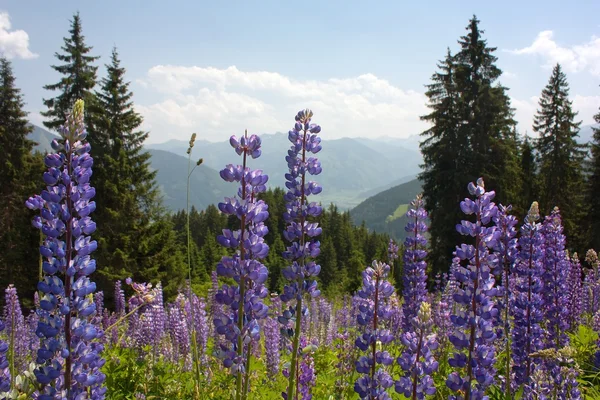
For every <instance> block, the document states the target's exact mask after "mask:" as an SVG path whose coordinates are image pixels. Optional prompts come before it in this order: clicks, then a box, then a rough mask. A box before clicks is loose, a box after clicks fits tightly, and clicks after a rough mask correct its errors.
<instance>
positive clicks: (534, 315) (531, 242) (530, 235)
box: [511, 202, 544, 396]
mask: <svg viewBox="0 0 600 400" xmlns="http://www.w3.org/2000/svg"><path fill="white" fill-rule="evenodd" d="M539 219H540V212H539V209H538V203H537V202H533V204H532V205H531V208H530V209H529V212H528V213H527V216H526V217H525V221H524V224H523V226H522V227H521V237H520V238H519V240H518V245H519V253H518V255H519V256H518V260H517V263H516V265H515V269H514V276H515V278H514V279H515V280H516V288H515V289H516V291H515V293H514V294H513V299H512V304H511V308H512V313H513V318H514V327H513V330H512V332H511V333H512V351H513V354H512V359H513V371H514V375H515V384H516V385H518V386H520V385H525V395H526V396H528V393H529V392H530V391H531V389H532V385H534V382H533V381H532V379H531V376H532V374H533V370H534V369H535V367H536V366H537V365H538V360H537V359H535V358H533V357H531V354H532V353H535V352H536V351H539V350H541V349H542V348H543V346H544V345H543V336H544V329H543V328H542V326H541V324H542V321H543V317H544V315H543V305H544V299H543V297H542V292H543V289H544V284H543V281H542V277H543V274H544V235H543V233H542V225H541V224H540V223H538V222H537V221H538V220H539Z"/></svg>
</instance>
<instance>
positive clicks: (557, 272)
mask: <svg viewBox="0 0 600 400" xmlns="http://www.w3.org/2000/svg"><path fill="white" fill-rule="evenodd" d="M542 229H543V232H544V238H545V242H546V245H545V248H544V249H545V254H544V256H545V257H544V266H545V269H544V276H543V280H544V291H543V295H544V308H543V311H544V320H545V322H546V338H545V339H546V340H545V349H549V350H551V349H553V350H557V351H558V350H560V349H561V348H562V347H564V346H566V345H567V344H568V343H569V337H568V336H567V334H566V332H567V330H568V329H569V308H568V295H569V292H568V291H569V288H568V281H569V260H568V258H567V255H566V252H565V242H566V238H565V236H564V234H563V226H562V221H561V216H560V211H559V209H558V207H554V209H553V210H552V212H551V213H550V215H548V216H546V218H545V220H544V223H543V224H542ZM559 361H560V360H559V357H553V356H552V357H548V358H546V362H545V368H546V370H547V372H548V375H549V376H550V378H551V381H552V382H551V383H550V384H549V385H548V387H547V390H546V394H548V395H549V396H550V397H551V398H552V399H562V398H567V397H565V396H567V395H568V393H569V392H570V390H571V386H572V382H571V379H569V377H568V376H567V375H566V374H565V373H566V372H567V370H568V369H567V368H563V365H561V363H560V362H559Z"/></svg>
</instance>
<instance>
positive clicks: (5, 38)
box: [0, 12, 38, 59]
mask: <svg viewBox="0 0 600 400" xmlns="http://www.w3.org/2000/svg"><path fill="white" fill-rule="evenodd" d="M0 54H2V55H4V56H5V57H6V58H9V59H10V58H23V59H31V58H36V57H38V54H35V53H32V52H31V51H30V50H29V35H28V34H27V32H25V31H23V30H16V31H11V24H10V16H9V15H8V13H7V12H0Z"/></svg>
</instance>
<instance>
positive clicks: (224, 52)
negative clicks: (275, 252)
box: [0, 0, 600, 142]
mask: <svg viewBox="0 0 600 400" xmlns="http://www.w3.org/2000/svg"><path fill="white" fill-rule="evenodd" d="M403 3H406V2H397V1H376V2H372V3H370V4H369V5H368V6H367V3H365V2H358V1H305V2H301V3H297V2H281V1H255V2H241V1H230V2H204V1H187V2H183V1H169V2H167V1H136V0H121V1H118V2H117V1H102V2H82V1H70V0H68V1H61V2H46V1H41V0H39V1H22V0H5V1H4V2H2V3H1V4H0V13H1V14H0V51H2V52H4V53H5V54H6V55H8V56H9V57H10V58H11V59H12V61H13V64H14V69H15V73H16V75H17V83H18V85H19V86H20V87H21V88H22V89H23V93H24V95H25V101H26V103H27V109H28V111H30V112H31V115H30V117H31V120H32V121H34V123H41V120H42V117H41V116H40V115H39V111H41V110H44V107H43V104H42V98H44V97H50V96H53V94H52V93H51V92H47V91H45V90H44V89H43V88H42V87H43V85H45V84H49V83H55V82H56V81H57V80H58V75H57V74H56V73H55V72H54V71H53V70H52V69H51V68H50V65H51V64H54V63H56V61H57V60H56V59H55V58H54V53H55V52H56V51H60V46H61V45H62V43H63V41H62V38H63V37H64V36H66V35H67V34H68V33H67V31H68V29H69V19H70V18H71V17H72V15H73V13H74V12H75V11H77V10H78V11H79V12H80V13H81V18H82V22H83V32H84V35H85V36H86V42H87V44H89V45H92V46H93V47H94V49H93V51H92V54H94V55H100V56H101V57H102V58H101V60H100V62H99V65H101V67H100V69H99V74H100V75H103V74H104V66H103V64H104V63H106V62H107V61H108V56H109V54H110V51H111V48H112V46H114V45H116V46H117V48H118V50H119V53H120V55H121V59H122V62H123V65H124V66H125V67H126V68H127V77H128V79H129V80H130V81H131V82H132V85H131V88H132V90H133V91H134V93H135V97H134V99H135V102H136V107H137V109H138V111H139V112H140V113H142V114H143V116H144V118H145V125H144V127H145V128H146V129H149V130H150V131H151V134H150V139H149V141H150V142H161V141H164V140H168V139H172V138H177V139H184V140H186V139H187V138H188V137H189V135H190V133H191V132H193V131H195V132H198V134H199V136H200V137H201V138H206V139H209V140H220V139H223V138H226V137H228V136H229V135H231V134H233V133H239V132H243V130H244V129H245V128H248V129H249V130H250V131H252V132H260V133H262V132H269V133H270V132H275V131H287V129H288V128H289V127H290V126H291V123H292V122H293V116H294V114H295V112H296V111H297V110H298V109H300V108H304V107H310V108H312V109H313V110H314V111H315V118H314V119H315V122H318V123H320V124H321V125H322V126H323V133H324V136H329V137H342V136H351V137H356V136H368V137H377V136H383V135H385V136H397V137H405V136H408V135H411V134H416V133H418V132H420V131H421V130H422V129H423V128H425V125H424V124H423V123H422V122H421V121H420V120H419V115H422V114H423V113H425V112H426V111H427V109H426V107H425V102H426V99H425V97H424V96H423V93H424V91H425V89H424V85H425V84H427V83H428V82H429V79H430V77H431V75H432V73H433V72H435V70H436V62H437V61H438V60H439V59H441V58H443V57H444V55H445V52H446V48H447V47H450V49H451V50H452V51H456V49H457V44H456V42H457V40H458V38H459V37H460V36H461V35H463V34H465V26H466V25H467V23H468V20H469V18H470V17H471V16H472V15H473V14H476V15H477V17H478V18H479V19H480V20H481V28H482V29H484V30H485V35H484V36H485V38H486V39H487V40H488V44H489V45H491V46H495V47H498V51H497V53H496V55H497V56H498V58H499V61H498V65H499V66H500V67H501V68H502V69H503V70H504V72H505V74H504V75H503V77H502V78H501V81H502V83H503V84H504V85H506V86H508V87H509V88H510V95H511V98H512V102H513V106H514V107H515V108H516V110H517V111H516V117H517V120H518V121H519V129H520V131H521V132H522V133H524V132H525V131H529V132H531V120H532V116H533V114H534V112H535V109H536V107H537V98H536V96H538V95H539V93H540V92H541V90H542V88H543V86H544V85H545V84H546V82H547V80H548V77H549V74H550V69H549V67H550V66H552V65H553V64H554V63H556V62H557V61H560V62H561V63H562V64H563V66H564V68H565V70H566V72H567V77H568V80H569V83H570V85H571V98H572V99H573V101H574V106H575V109H576V110H577V111H579V113H580V114H579V117H580V119H581V120H582V121H583V123H584V124H590V123H592V122H593V121H592V116H593V115H594V114H595V113H596V112H597V110H598V107H599V106H600V87H599V85H600V20H599V19H598V18H597V17H598V15H600V2H598V1H593V0H589V1H579V2H571V4H570V5H569V6H566V5H565V2H564V1H519V2H517V1H504V2H494V4H492V2H483V1H477V2H467V1H461V2H448V1H428V2H411V3H410V4H403ZM451 3H460V4H459V5H456V4H451Z"/></svg>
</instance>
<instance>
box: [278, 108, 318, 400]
mask: <svg viewBox="0 0 600 400" xmlns="http://www.w3.org/2000/svg"><path fill="white" fill-rule="evenodd" d="M312 116H313V112H312V111H311V110H308V109H307V110H302V111H299V112H298V114H297V115H296V118H295V119H296V123H295V124H294V129H292V130H291V131H289V133H288V139H289V141H290V142H291V143H292V145H291V147H290V149H289V150H288V155H287V156H286V158H285V160H286V162H287V164H288V168H289V172H288V173H286V174H285V179H286V181H287V182H286V184H285V186H286V187H287V188H288V192H287V193H286V194H285V196H284V199H285V201H286V211H285V213H284V214H283V219H284V220H285V222H286V223H287V227H286V229H285V231H284V232H283V236H284V237H285V239H286V240H287V241H289V242H291V244H290V246H288V247H287V249H286V251H285V252H284V253H283V257H284V258H286V259H287V260H290V262H291V263H292V264H291V265H290V266H288V267H287V268H285V269H284V270H283V271H282V274H283V276H284V277H285V279H287V280H288V281H289V283H288V284H287V285H286V286H285V287H284V289H283V293H282V294H281V300H282V301H283V302H284V303H290V302H292V304H290V305H289V306H288V307H287V308H286V309H284V310H283V313H282V315H281V316H280V317H279V322H280V323H281V324H282V325H283V327H282V336H285V337H288V338H291V339H292V360H291V365H290V371H289V377H288V387H287V391H286V393H282V396H283V398H284V399H290V400H294V399H295V397H294V393H295V390H296V384H295V380H296V371H297V369H298V357H299V350H300V335H301V330H302V321H303V320H304V319H305V318H304V316H305V315H306V314H307V312H308V308H307V307H306V306H305V305H303V298H304V296H305V295H306V294H308V295H310V296H312V297H316V296H318V295H319V294H320V292H319V290H317V281H316V280H314V278H315V277H316V276H317V275H318V274H319V272H320V271H321V266H320V265H318V264H316V263H315V262H314V261H312V260H311V259H314V258H316V257H317V256H318V255H319V253H320V243H319V242H318V241H317V240H315V237H317V236H319V235H320V234H321V228H320V227H319V224H318V223H316V222H310V220H311V219H313V218H316V217H318V216H319V215H321V213H322V208H321V206H320V205H319V204H318V203H316V202H308V196H310V195H316V194H319V193H321V190H322V188H321V186H319V185H318V184H317V183H316V182H314V181H308V175H313V176H314V175H318V174H320V173H321V163H320V162H319V160H318V159H317V158H316V157H309V153H313V154H316V153H318V152H319V151H321V138H319V136H318V133H319V132H321V127H320V126H319V125H316V124H313V123H311V119H312ZM294 301H295V304H294ZM292 324H293V326H292Z"/></svg>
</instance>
